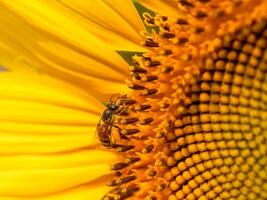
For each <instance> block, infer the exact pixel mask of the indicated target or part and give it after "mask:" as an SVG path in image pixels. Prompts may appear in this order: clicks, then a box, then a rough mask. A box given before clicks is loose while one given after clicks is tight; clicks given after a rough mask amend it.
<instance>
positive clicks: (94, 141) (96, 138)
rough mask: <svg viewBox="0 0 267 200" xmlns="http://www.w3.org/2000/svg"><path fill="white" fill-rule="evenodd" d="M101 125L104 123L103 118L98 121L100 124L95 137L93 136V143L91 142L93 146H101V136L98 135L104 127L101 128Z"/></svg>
mask: <svg viewBox="0 0 267 200" xmlns="http://www.w3.org/2000/svg"><path fill="white" fill-rule="evenodd" d="M101 123H102V121H101V118H100V119H99V121H98V123H97V126H96V129H95V133H94V136H93V138H92V142H91V144H92V146H97V145H99V144H100V143H99V135H98V131H99V129H100V128H101V127H102V126H101Z"/></svg>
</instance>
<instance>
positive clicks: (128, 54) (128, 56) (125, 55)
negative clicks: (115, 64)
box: [116, 51, 144, 65]
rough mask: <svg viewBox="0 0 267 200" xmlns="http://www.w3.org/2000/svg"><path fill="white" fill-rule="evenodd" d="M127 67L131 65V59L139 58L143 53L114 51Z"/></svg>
mask: <svg viewBox="0 0 267 200" xmlns="http://www.w3.org/2000/svg"><path fill="white" fill-rule="evenodd" d="M116 52H117V53H118V54H119V55H120V56H121V57H122V58H123V59H124V60H125V61H126V62H127V63H128V64H129V65H133V59H132V57H133V56H134V55H137V56H141V55H142V54H143V53H144V52H137V51H116Z"/></svg>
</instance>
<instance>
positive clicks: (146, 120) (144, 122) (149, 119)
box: [139, 117, 153, 125]
mask: <svg viewBox="0 0 267 200" xmlns="http://www.w3.org/2000/svg"><path fill="white" fill-rule="evenodd" d="M151 122H153V118H152V117H150V118H146V119H140V120H139V123H140V124H141V125H147V124H150V123H151Z"/></svg>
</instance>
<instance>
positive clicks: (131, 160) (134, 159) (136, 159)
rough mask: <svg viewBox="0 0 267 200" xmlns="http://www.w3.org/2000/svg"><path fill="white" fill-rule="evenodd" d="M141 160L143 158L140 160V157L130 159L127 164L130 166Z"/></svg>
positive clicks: (127, 159)
mask: <svg viewBox="0 0 267 200" xmlns="http://www.w3.org/2000/svg"><path fill="white" fill-rule="evenodd" d="M140 160H141V158H139V157H130V158H126V160H125V162H126V163H128V164H130V163H135V162H138V161H140Z"/></svg>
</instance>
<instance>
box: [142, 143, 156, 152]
mask: <svg viewBox="0 0 267 200" xmlns="http://www.w3.org/2000/svg"><path fill="white" fill-rule="evenodd" d="M153 149H154V145H153V144H150V145H148V146H147V147H145V148H144V149H143V150H142V153H149V152H151V151H152V150H153Z"/></svg>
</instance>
